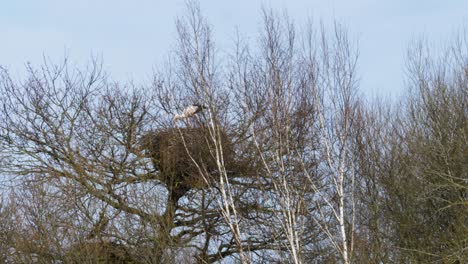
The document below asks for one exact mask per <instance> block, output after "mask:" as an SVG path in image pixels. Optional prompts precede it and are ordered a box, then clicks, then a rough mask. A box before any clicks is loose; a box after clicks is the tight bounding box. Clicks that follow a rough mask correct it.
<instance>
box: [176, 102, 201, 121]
mask: <svg viewBox="0 0 468 264" xmlns="http://www.w3.org/2000/svg"><path fill="white" fill-rule="evenodd" d="M203 109H206V107H205V106H203V105H200V104H192V105H189V106H187V107H186V108H185V109H184V111H183V112H182V114H176V115H175V116H174V122H175V121H177V120H180V119H184V118H189V117H193V116H195V114H197V113H199V112H201V111H203Z"/></svg>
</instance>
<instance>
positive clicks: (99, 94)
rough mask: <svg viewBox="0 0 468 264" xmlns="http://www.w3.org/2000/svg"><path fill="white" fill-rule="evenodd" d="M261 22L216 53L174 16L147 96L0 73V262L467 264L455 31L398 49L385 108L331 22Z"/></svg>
mask: <svg viewBox="0 0 468 264" xmlns="http://www.w3.org/2000/svg"><path fill="white" fill-rule="evenodd" d="M262 15H263V27H262V30H261V33H260V35H259V38H258V42H257V45H247V44H246V43H245V42H244V41H243V40H242V39H237V40H236V41H235V43H234V44H235V45H234V48H233V49H232V50H230V51H228V52H227V53H226V54H228V55H226V56H225V55H224V54H223V55H222V56H221V55H220V54H219V53H218V52H219V51H218V50H217V49H216V46H215V43H214V40H213V39H212V28H211V26H210V25H209V23H208V22H207V20H206V19H205V18H204V17H203V16H202V15H201V11H200V9H199V7H198V5H196V4H194V3H189V4H188V5H187V14H186V16H184V17H182V18H180V19H179V20H178V21H177V22H176V29H177V45H176V47H175V49H176V50H175V52H174V53H173V54H174V56H173V57H171V60H170V63H168V65H167V66H166V67H164V71H160V72H158V73H156V74H155V75H154V79H153V82H152V83H151V84H149V85H147V86H146V87H138V86H135V85H133V84H132V83H116V82H113V81H112V80H111V79H110V78H109V77H108V76H107V75H106V73H105V71H104V69H103V67H102V62H101V61H98V60H93V61H91V62H90V64H89V65H88V67H86V68H85V69H76V68H74V67H73V66H71V65H70V64H69V62H68V61H67V60H66V59H65V60H64V61H63V62H62V63H58V64H57V63H53V62H50V61H47V60H45V62H44V64H43V65H42V66H39V67H36V66H32V65H28V74H27V77H26V78H24V79H20V80H16V79H15V78H13V77H12V75H11V74H10V73H9V71H8V69H6V68H4V67H0V106H1V107H2V110H1V113H0V173H1V176H0V177H1V179H2V181H1V182H2V185H1V188H2V196H1V200H0V262H2V263H3V262H5V263H34V262H40V263H346V264H348V263H464V262H466V260H468V253H467V252H468V251H467V250H468V224H467V223H468V219H467V217H468V202H467V199H468V175H467V171H468V168H467V162H466V160H467V157H468V155H467V153H468V144H467V142H468V140H467V128H468V126H467V124H468V122H467V114H468V111H467V109H468V107H467V102H468V100H467V99H468V98H467V97H468V92H467V91H468V43H467V39H468V36H467V34H466V32H461V33H460V34H459V38H457V39H455V40H454V41H453V45H452V46H451V47H450V48H447V49H446V50H445V53H444V54H443V56H441V57H440V58H439V57H435V56H434V55H432V54H431V51H430V50H429V49H428V48H427V47H428V45H427V43H424V42H416V43H415V44H414V45H412V46H411V47H410V48H409V49H408V57H407V62H408V64H407V68H406V70H407V76H408V93H407V96H406V99H405V100H402V101H401V102H400V103H398V104H397V105H392V104H391V103H387V102H383V101H379V100H373V101H369V100H368V99H365V98H364V97H363V96H361V94H360V92H359V90H358V89H359V82H358V73H357V62H358V54H359V53H358V47H357V45H356V44H357V43H356V42H355V41H353V39H352V38H351V37H350V36H349V34H348V31H347V29H346V27H345V26H344V25H342V24H339V23H338V22H336V23H334V24H333V26H331V27H326V26H325V25H323V24H321V23H318V24H313V23H310V24H308V25H307V26H306V27H300V28H302V29H301V30H299V29H298V28H299V27H297V26H296V25H295V24H294V23H293V22H292V21H291V20H289V19H288V18H287V17H286V16H279V15H277V14H276V13H275V12H274V11H272V10H267V9H265V10H263V13H262ZM175 121H177V122H175Z"/></svg>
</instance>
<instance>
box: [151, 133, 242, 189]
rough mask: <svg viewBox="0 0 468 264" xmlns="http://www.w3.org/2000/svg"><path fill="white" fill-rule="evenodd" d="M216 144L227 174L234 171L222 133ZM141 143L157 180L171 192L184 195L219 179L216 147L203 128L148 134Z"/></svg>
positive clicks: (225, 137)
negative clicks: (150, 161)
mask: <svg viewBox="0 0 468 264" xmlns="http://www.w3.org/2000/svg"><path fill="white" fill-rule="evenodd" d="M216 141H217V143H218V144H219V143H220V145H221V146H222V152H223V155H222V158H223V161H224V164H225V167H226V170H227V171H229V172H232V171H236V170H237V169H238V168H236V167H235V166H234V165H235V163H236V162H235V158H234V151H233V148H232V144H231V141H230V139H229V137H228V136H227V134H226V133H225V132H221V133H220V136H219V137H217V138H216ZM142 143H143V146H144V148H145V149H146V150H147V151H148V154H149V156H150V157H151V158H152V161H153V163H154V166H155V167H156V168H157V170H158V174H157V178H158V179H159V180H160V181H162V182H163V183H165V184H166V185H167V186H168V187H169V188H172V191H178V192H182V193H185V192H186V191H188V190H189V189H192V188H205V187H207V181H206V180H208V181H214V180H216V179H217V178H218V177H216V176H217V175H219V168H218V165H217V158H216V151H215V150H216V145H215V143H214V142H213V139H212V138H211V136H210V134H209V131H208V130H207V129H206V128H203V127H197V128H170V129H165V130H158V131H154V132H152V133H150V134H147V135H146V136H145V137H144V138H143V141H142ZM218 150H220V148H219V146H218ZM197 165H198V166H197ZM203 176H205V178H204V177H203ZM206 176H209V177H206ZM182 193H181V194H182Z"/></svg>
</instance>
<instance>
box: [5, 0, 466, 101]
mask: <svg viewBox="0 0 468 264" xmlns="http://www.w3.org/2000/svg"><path fill="white" fill-rule="evenodd" d="M184 3H185V1H184V0H173V1H149V0H134V1H130V0H127V1H124V0H94V1H91V0H81V1H65V0H42V1H37V0H29V1H26V0H10V1H7V0H4V1H1V2H0V65H2V66H6V67H8V68H9V69H10V71H11V73H13V74H15V75H17V76H21V75H22V74H24V65H25V63H26V62H28V61H30V62H32V63H33V64H35V65H39V64H40V63H41V61H42V56H43V54H44V55H46V56H48V57H50V58H51V59H52V60H55V61H59V59H60V58H62V57H63V55H64V54H65V53H67V54H68V56H69V57H70V59H71V61H73V62H74V63H76V64H78V65H84V64H85V63H86V62H87V61H89V59H90V56H91V54H94V55H99V56H102V57H103V59H104V64H105V70H106V71H107V72H109V73H110V75H111V76H112V77H113V78H115V79H117V80H128V79H133V80H134V81H135V82H136V83H143V82H145V81H149V80H150V76H151V73H152V70H153V68H157V67H158V65H161V62H162V61H163V59H164V58H165V57H166V56H167V54H168V51H169V50H170V48H171V46H172V45H173V44H174V43H175V26H174V21H175V19H176V18H177V16H181V15H183V11H184ZM262 4H263V5H266V6H269V7H272V8H273V9H276V10H279V11H281V10H283V9H286V10H287V11H288V13H289V16H290V17H291V18H292V19H293V20H294V21H295V22H297V24H298V25H301V24H304V23H305V22H306V21H307V19H308V17H312V18H313V19H314V20H319V19H323V20H324V21H325V22H327V21H328V22H329V21H331V20H332V19H333V18H335V19H337V20H338V21H340V22H343V23H345V24H346V25H347V27H348V29H349V31H350V35H351V37H352V38H354V39H356V40H358V41H359V50H360V60H359V75H360V77H361V82H360V83H361V88H362V91H363V92H365V93H366V94H378V95H388V94H398V93H399V91H401V89H402V87H403V77H404V71H403V70H404V55H405V50H406V47H407V46H408V44H409V42H410V41H411V40H412V39H414V38H416V37H420V36H421V35H423V34H424V35H425V36H426V37H427V38H428V39H429V40H433V41H435V42H439V43H442V42H444V41H447V40H448V38H449V37H450V36H452V35H453V34H454V32H455V31H456V30H457V29H460V28H461V27H462V26H466V25H468V0H438V1H437V0H411V1H409V0H392V1H390V0H387V1H383V0H381V1H377V0H354V1H352V0H335V1H324V0H308V1H307V0H289V1H288V0H270V1H267V0H263V1H254V0H250V1H249V0H239V1H220V0H200V5H201V9H202V12H203V14H204V15H205V17H207V18H208V20H209V22H210V24H211V25H212V26H213V27H214V34H215V41H216V42H217V43H218V44H220V46H221V48H224V47H228V45H230V43H231V40H232V39H233V38H234V36H235V29H236V27H238V28H239V31H240V32H241V34H242V35H243V36H245V37H247V38H250V39H255V37H256V34H257V33H258V31H259V29H260V25H261V24H260V23H261V15H260V14H261V13H260V9H261V6H262Z"/></svg>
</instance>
